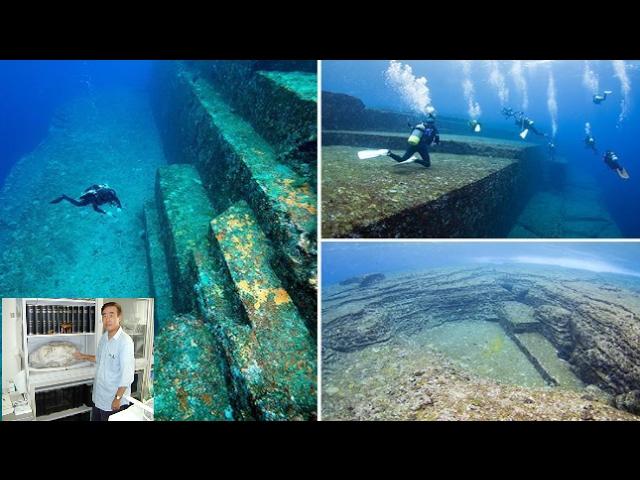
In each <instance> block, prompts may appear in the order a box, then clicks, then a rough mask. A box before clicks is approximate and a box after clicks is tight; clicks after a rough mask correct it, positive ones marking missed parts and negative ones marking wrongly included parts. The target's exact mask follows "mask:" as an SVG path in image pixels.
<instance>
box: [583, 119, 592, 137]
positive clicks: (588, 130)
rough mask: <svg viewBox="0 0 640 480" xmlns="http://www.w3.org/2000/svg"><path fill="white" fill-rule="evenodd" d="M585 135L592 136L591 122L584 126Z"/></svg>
mask: <svg viewBox="0 0 640 480" xmlns="http://www.w3.org/2000/svg"><path fill="white" fill-rule="evenodd" d="M584 133H585V134H586V135H589V136H591V124H590V123H589V122H587V123H585V124H584Z"/></svg>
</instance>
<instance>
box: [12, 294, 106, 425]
mask: <svg viewBox="0 0 640 480" xmlns="http://www.w3.org/2000/svg"><path fill="white" fill-rule="evenodd" d="M96 303H97V302H96V299H68V298H58V299H41V298H23V299H20V302H19V304H18V315H17V320H18V325H19V327H20V328H21V331H22V344H23V348H22V351H23V361H24V369H25V372H26V378H27V386H28V389H29V394H30V397H31V405H32V408H33V409H34V414H35V416H36V419H37V420H53V419H57V418H62V417H65V416H69V415H76V414H78V413H84V412H87V411H90V410H91V407H90V406H89V405H88V403H89V402H87V399H88V400H90V397H89V394H88V392H90V389H89V386H90V385H92V384H93V378H94V375H95V365H94V364H92V363H90V362H83V363H79V364H75V365H71V366H68V367H58V368H36V366H34V365H32V362H31V361H30V356H31V354H32V353H33V352H35V351H36V350H37V349H38V348H40V347H42V346H43V345H45V344H47V343H50V342H60V341H64V342H70V343H73V344H74V345H76V346H77V347H78V349H79V350H80V351H81V352H82V353H87V354H90V355H95V353H96V347H97V343H98V339H99V338H100V335H101V334H102V323H101V322H100V321H99V318H98V314H97V313H96ZM82 385H87V387H85V389H84V390H86V393H84V394H83V395H79V394H78V393H73V395H71V394H70V393H69V392H70V390H71V387H78V386H82ZM64 389H66V390H64ZM45 392H48V393H45ZM36 397H38V398H36ZM43 397H48V401H49V402H52V401H53V400H52V399H54V398H56V399H57V400H58V402H59V403H60V405H64V404H65V402H68V403H69V405H70V408H65V409H63V410H61V411H56V412H54V413H51V414H44V413H45V412H44V411H40V412H38V407H39V406H42V405H43V401H44V400H43ZM71 405H73V406H71ZM60 408H63V407H60Z"/></svg>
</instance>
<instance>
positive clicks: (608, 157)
mask: <svg viewBox="0 0 640 480" xmlns="http://www.w3.org/2000/svg"><path fill="white" fill-rule="evenodd" d="M604 163H606V164H607V166H608V167H609V168H610V169H611V170H622V169H623V168H622V165H620V164H619V163H618V157H617V156H616V154H615V153H613V152H611V151H608V152H607V153H605V154H604Z"/></svg>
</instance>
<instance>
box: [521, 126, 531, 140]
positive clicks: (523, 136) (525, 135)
mask: <svg viewBox="0 0 640 480" xmlns="http://www.w3.org/2000/svg"><path fill="white" fill-rule="evenodd" d="M527 133H529V129H528V128H525V129H524V130H523V131H521V132H520V138H521V139H523V140H524V139H525V138H527Z"/></svg>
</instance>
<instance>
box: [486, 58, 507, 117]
mask: <svg viewBox="0 0 640 480" xmlns="http://www.w3.org/2000/svg"><path fill="white" fill-rule="evenodd" d="M488 64H489V69H490V70H489V84H491V86H492V87H493V88H495V90H496V93H497V94H498V98H499V99H500V106H501V107H504V106H505V105H506V104H507V102H508V101H509V89H508V88H507V82H506V81H505V79H504V75H503V74H502V72H501V71H500V64H499V63H498V61H497V60H488Z"/></svg>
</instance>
